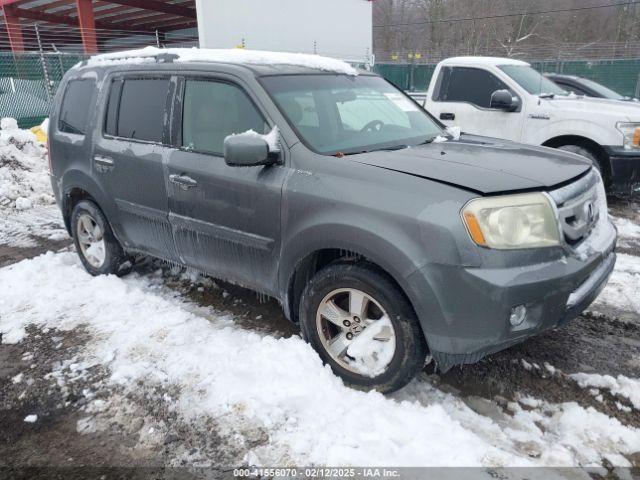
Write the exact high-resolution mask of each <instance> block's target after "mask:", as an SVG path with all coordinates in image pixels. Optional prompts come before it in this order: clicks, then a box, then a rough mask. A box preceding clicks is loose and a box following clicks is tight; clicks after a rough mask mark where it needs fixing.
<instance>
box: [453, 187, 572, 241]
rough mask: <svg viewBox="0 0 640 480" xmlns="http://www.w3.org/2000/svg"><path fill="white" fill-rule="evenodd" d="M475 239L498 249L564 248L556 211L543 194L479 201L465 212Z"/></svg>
mask: <svg viewBox="0 0 640 480" xmlns="http://www.w3.org/2000/svg"><path fill="white" fill-rule="evenodd" d="M462 218H463V220H464V223H465V225H466V227H467V231H468V232H469V235H470V236H471V239H472V240H473V241H474V242H475V243H477V244H478V245H480V246H483V247H488V248H496V249H515V248H535V247H550V246H554V245H559V244H560V232H559V230H558V221H557V219H556V216H555V213H554V210H553V207H552V206H551V203H550V201H549V199H548V197H547V196H546V195H544V194H542V193H524V194H517V195H505V196H500V197H485V198H476V199H474V200H471V201H470V202H469V203H467V204H466V205H465V206H464V208H463V209H462Z"/></svg>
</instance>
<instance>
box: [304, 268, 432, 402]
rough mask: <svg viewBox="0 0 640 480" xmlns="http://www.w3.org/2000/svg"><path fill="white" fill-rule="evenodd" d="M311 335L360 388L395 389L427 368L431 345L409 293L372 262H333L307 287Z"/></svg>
mask: <svg viewBox="0 0 640 480" xmlns="http://www.w3.org/2000/svg"><path fill="white" fill-rule="evenodd" d="M300 322H301V329H302V332H303V335H304V337H305V339H306V340H307V341H308V342H309V343H310V344H311V346H312V347H313V348H314V349H315V350H316V351H317V352H318V354H319V355H320V357H321V358H322V360H323V361H324V362H325V363H328V364H329V365H330V366H331V368H332V369H333V371H334V372H335V373H336V374H337V375H339V376H340V377H342V379H343V380H344V381H345V382H346V383H347V384H349V385H350V386H353V387H355V388H359V389H363V390H372V389H375V390H378V391H380V392H382V393H388V392H392V391H394V390H397V389H399V388H401V387H403V386H405V385H406V384H407V383H409V381H410V380H411V379H412V378H413V377H414V376H415V374H416V373H417V372H419V371H420V369H421V368H422V367H423V366H424V361H425V357H426V354H427V346H426V342H425V340H424V335H423V333H422V329H421V328H420V325H419V324H418V320H417V318H416V316H415V313H414V312H413V309H412V308H411V305H410V304H409V302H408V301H407V299H406V297H405V296H404V294H403V293H402V292H401V291H400V290H399V289H398V287H397V286H396V285H395V284H394V283H393V282H392V281H391V280H390V279H389V278H387V277H386V276H385V275H383V274H381V273H380V272H378V270H377V269H375V268H373V267H372V266H370V265H368V264H344V263H336V264H332V265H330V266H328V267H326V268H324V269H322V270H321V271H319V272H318V273H317V274H316V275H315V276H314V277H313V278H312V279H311V281H310V282H309V284H308V285H307V287H306V288H305V290H304V292H303V294H302V299H301V304H300Z"/></svg>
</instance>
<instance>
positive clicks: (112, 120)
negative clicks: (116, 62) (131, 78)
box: [104, 79, 123, 136]
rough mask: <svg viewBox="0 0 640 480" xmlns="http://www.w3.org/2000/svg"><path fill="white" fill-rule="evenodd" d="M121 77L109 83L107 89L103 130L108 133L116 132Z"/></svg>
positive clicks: (113, 133)
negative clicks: (108, 88)
mask: <svg viewBox="0 0 640 480" xmlns="http://www.w3.org/2000/svg"><path fill="white" fill-rule="evenodd" d="M122 84H123V81H122V79H116V80H114V81H113V82H112V83H111V89H110V90H109V103H108V104H107V113H106V119H105V127H104V131H105V133H107V134H108V135H114V136H115V135H117V134H118V108H119V107H120V94H121V93H122Z"/></svg>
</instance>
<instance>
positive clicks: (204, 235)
mask: <svg viewBox="0 0 640 480" xmlns="http://www.w3.org/2000/svg"><path fill="white" fill-rule="evenodd" d="M247 92H248V91H247V90H245V89H244V88H242V86H241V85H239V84H237V83H233V82H231V81H229V80H227V79H226V78H225V77H224V76H220V77H216V78H211V77H203V76H199V77H191V78H189V77H187V78H183V79H181V81H180V84H179V87H178V98H177V100H176V102H175V106H174V112H175V114H174V121H176V122H177V123H178V124H179V128H178V132H176V133H175V135H176V136H177V137H178V138H176V139H175V140H174V142H175V143H177V144H178V145H177V148H175V149H173V150H172V152H171V154H170V156H169V162H168V172H167V175H168V178H167V180H168V181H167V185H168V188H169V221H170V222H171V224H172V226H173V231H174V238H175V243H176V247H177V250H178V254H179V255H180V258H181V260H182V261H183V262H184V263H186V264H187V265H189V266H192V267H195V268H197V269H199V270H203V271H205V272H207V273H211V274H212V275H214V276H217V277H219V278H224V279H227V280H231V281H235V282H238V283H240V284H243V285H245V286H248V287H252V288H254V289H256V290H259V291H262V292H265V293H268V294H273V293H274V292H275V285H276V272H277V262H278V255H279V251H280V200H281V192H282V185H283V182H284V178H285V172H286V167H285V166H284V165H269V166H254V167H237V166H229V165H227V164H226V162H225V159H224V156H223V143H224V139H225V138H226V137H227V136H228V135H232V134H238V133H243V132H246V131H247V130H254V131H256V132H259V133H265V132H268V131H270V130H271V125H270V124H269V123H268V122H267V121H266V119H265V116H264V115H263V114H262V112H261V111H260V109H259V108H258V107H257V106H256V103H255V102H254V101H253V99H252V98H251V97H250V96H249V94H248V93H247Z"/></svg>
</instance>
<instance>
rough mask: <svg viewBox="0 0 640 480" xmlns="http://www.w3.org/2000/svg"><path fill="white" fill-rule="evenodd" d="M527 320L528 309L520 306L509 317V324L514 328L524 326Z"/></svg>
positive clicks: (513, 309) (514, 308) (512, 310)
mask: <svg viewBox="0 0 640 480" xmlns="http://www.w3.org/2000/svg"><path fill="white" fill-rule="evenodd" d="M525 318H527V307H525V306H524V305H518V306H517V307H513V308H512V309H511V315H509V323H511V325H513V326H514V327H517V326H519V325H522V322H524V320H525Z"/></svg>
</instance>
